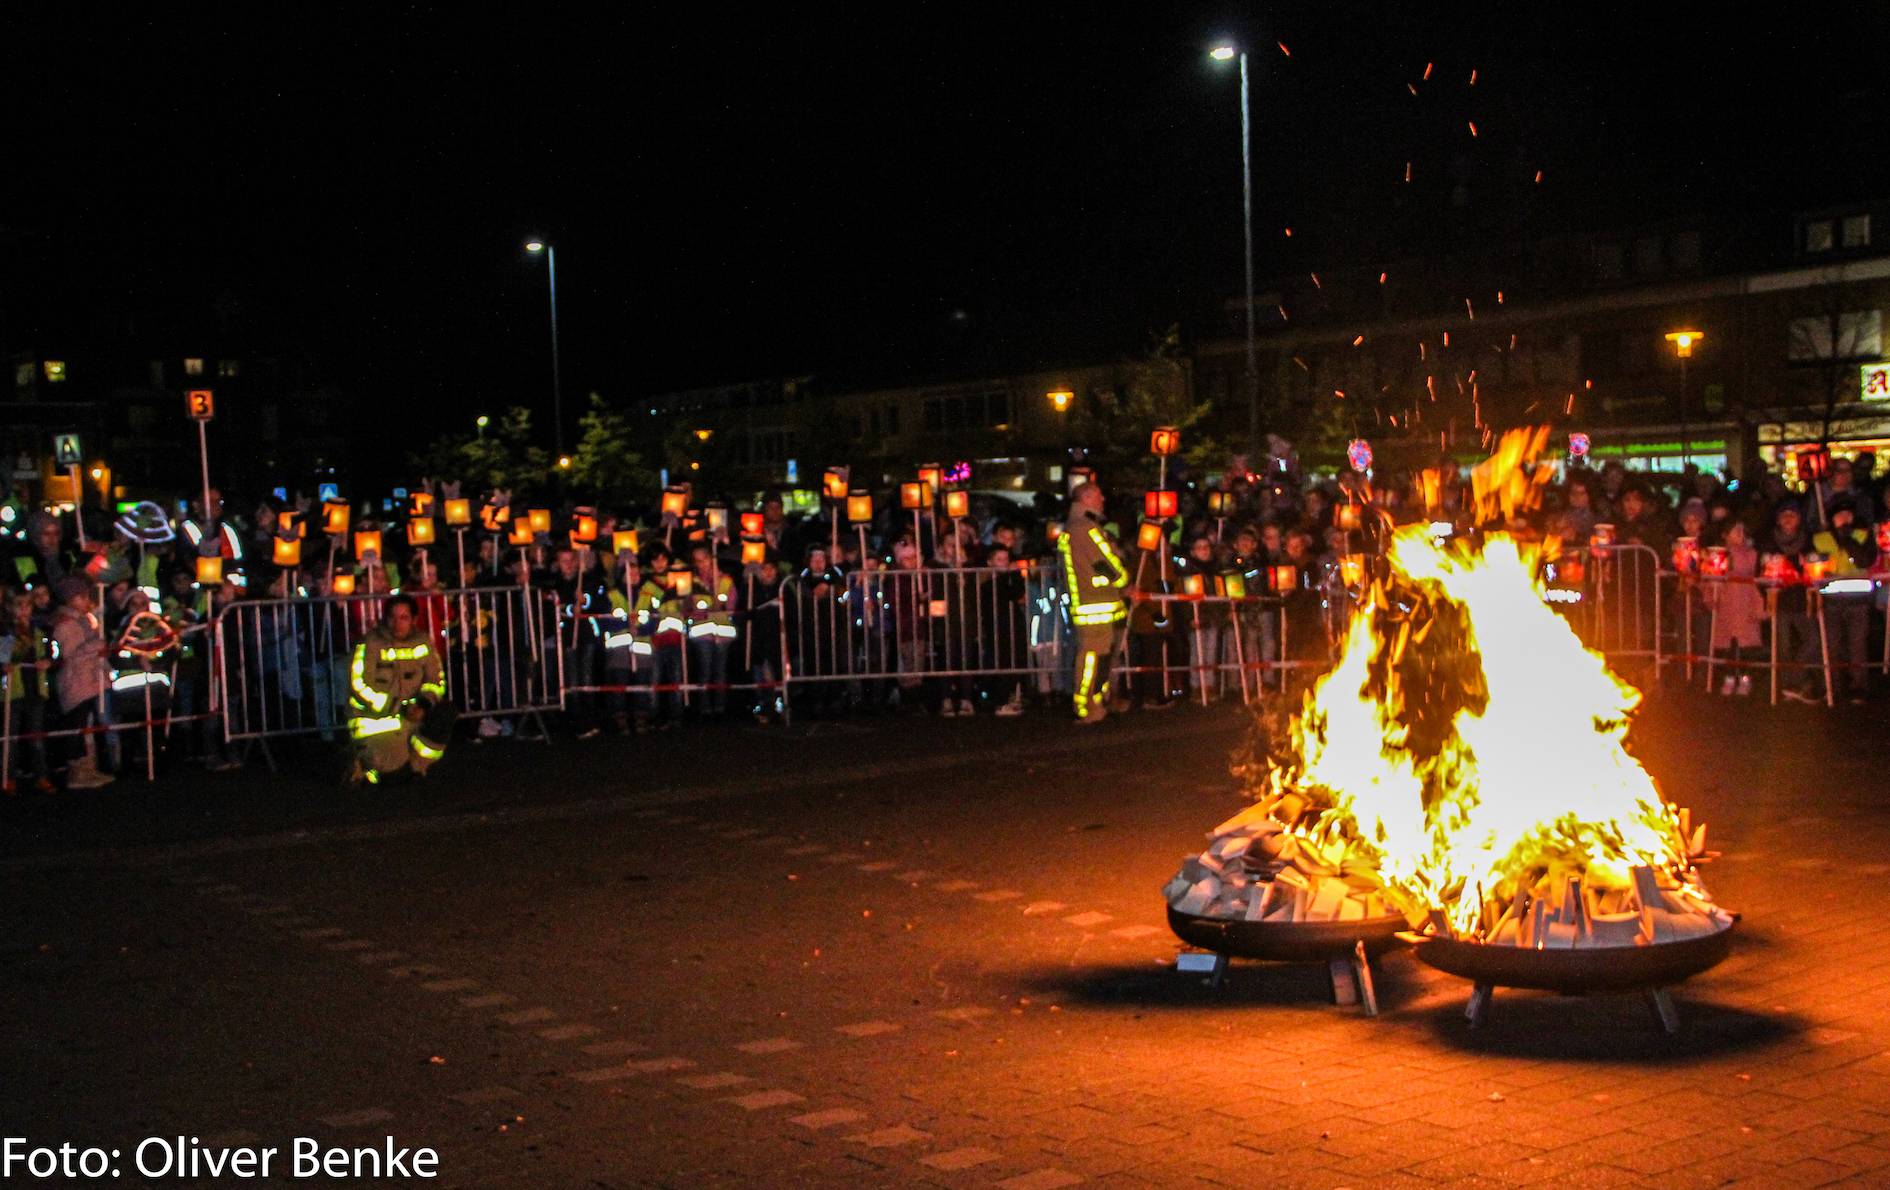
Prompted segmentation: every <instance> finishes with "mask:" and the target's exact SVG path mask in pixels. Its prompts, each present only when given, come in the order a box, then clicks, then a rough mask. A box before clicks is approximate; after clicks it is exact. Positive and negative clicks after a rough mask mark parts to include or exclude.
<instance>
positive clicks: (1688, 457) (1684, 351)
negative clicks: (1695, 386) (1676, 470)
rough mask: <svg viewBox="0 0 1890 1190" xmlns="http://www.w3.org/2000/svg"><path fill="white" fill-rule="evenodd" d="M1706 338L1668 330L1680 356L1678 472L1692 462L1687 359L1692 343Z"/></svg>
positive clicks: (1701, 333) (1694, 333)
mask: <svg viewBox="0 0 1890 1190" xmlns="http://www.w3.org/2000/svg"><path fill="white" fill-rule="evenodd" d="M1704 338H1706V335H1705V334H1704V333H1703V332H1700V331H1670V332H1669V333H1668V335H1667V342H1669V343H1672V344H1673V349H1674V351H1675V352H1676V353H1678V354H1679V356H1680V474H1681V475H1682V476H1684V475H1685V474H1686V473H1687V468H1688V467H1689V466H1691V465H1692V464H1693V434H1692V431H1691V430H1689V429H1688V427H1687V361H1688V360H1689V359H1691V358H1693V345H1694V344H1695V343H1698V342H1699V341H1700V340H1702V339H1704Z"/></svg>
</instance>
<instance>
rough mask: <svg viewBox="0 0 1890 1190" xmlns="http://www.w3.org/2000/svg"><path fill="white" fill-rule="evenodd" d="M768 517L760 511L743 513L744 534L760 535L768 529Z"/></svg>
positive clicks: (750, 535) (749, 535)
mask: <svg viewBox="0 0 1890 1190" xmlns="http://www.w3.org/2000/svg"><path fill="white" fill-rule="evenodd" d="M767 524H768V519H767V518H766V517H764V516H762V515H761V514H760V513H758V512H744V513H743V514H742V536H744V537H759V536H761V534H762V533H763V531H764V530H766V528H767Z"/></svg>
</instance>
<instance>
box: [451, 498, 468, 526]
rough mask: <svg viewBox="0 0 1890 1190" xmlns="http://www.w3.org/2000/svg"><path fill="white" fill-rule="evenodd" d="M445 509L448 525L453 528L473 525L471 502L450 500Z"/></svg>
mask: <svg viewBox="0 0 1890 1190" xmlns="http://www.w3.org/2000/svg"><path fill="white" fill-rule="evenodd" d="M445 508H446V523H447V524H448V525H450V526H452V527H453V528H456V529H458V528H463V527H465V526H467V525H470V524H472V501H471V500H448V501H447V502H446V504H445Z"/></svg>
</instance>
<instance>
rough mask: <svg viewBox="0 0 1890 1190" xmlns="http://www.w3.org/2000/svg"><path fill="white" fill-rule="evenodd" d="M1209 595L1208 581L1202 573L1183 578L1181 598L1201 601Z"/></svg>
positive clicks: (1183, 576)
mask: <svg viewBox="0 0 1890 1190" xmlns="http://www.w3.org/2000/svg"><path fill="white" fill-rule="evenodd" d="M1206 594H1207V580H1206V578H1205V577H1203V576H1202V575H1201V574H1200V573H1198V572H1197V573H1194V574H1184V575H1182V576H1181V596H1182V598H1183V599H1199V598H1201V597H1202V596H1203V595H1206Z"/></svg>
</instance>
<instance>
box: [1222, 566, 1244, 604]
mask: <svg viewBox="0 0 1890 1190" xmlns="http://www.w3.org/2000/svg"><path fill="white" fill-rule="evenodd" d="M1214 593H1215V594H1216V595H1225V596H1226V597H1227V598H1229V599H1245V598H1246V597H1247V576H1246V575H1244V574H1242V573H1241V572H1240V571H1238V570H1230V571H1228V572H1227V573H1226V574H1223V575H1218V576H1216V577H1215V579H1214Z"/></svg>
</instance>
